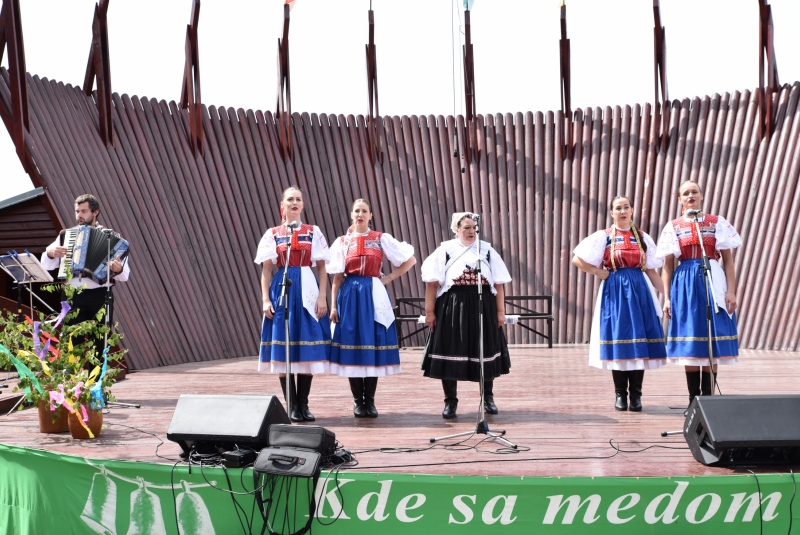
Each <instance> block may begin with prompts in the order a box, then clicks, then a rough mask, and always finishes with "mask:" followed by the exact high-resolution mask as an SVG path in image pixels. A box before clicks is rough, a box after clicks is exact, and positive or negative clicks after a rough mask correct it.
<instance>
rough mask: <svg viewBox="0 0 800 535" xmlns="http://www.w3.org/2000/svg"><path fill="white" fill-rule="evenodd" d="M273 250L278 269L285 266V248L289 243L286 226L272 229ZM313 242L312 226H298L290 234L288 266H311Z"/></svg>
mask: <svg viewBox="0 0 800 535" xmlns="http://www.w3.org/2000/svg"><path fill="white" fill-rule="evenodd" d="M272 235H273V236H274V238H275V249H276V250H277V252H278V261H277V264H278V268H282V267H283V266H284V265H286V246H287V244H288V243H289V229H288V228H286V225H281V226H279V227H274V228H273V229H272ZM313 241H314V225H305V224H302V225H300V228H299V229H297V230H295V231H294V233H293V234H292V252H291V258H290V259H289V266H291V267H302V266H311V243H312V242H313Z"/></svg>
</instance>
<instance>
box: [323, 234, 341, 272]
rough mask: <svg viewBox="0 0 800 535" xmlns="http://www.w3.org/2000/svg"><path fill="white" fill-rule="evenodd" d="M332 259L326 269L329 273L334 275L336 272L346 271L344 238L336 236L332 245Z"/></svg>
mask: <svg viewBox="0 0 800 535" xmlns="http://www.w3.org/2000/svg"><path fill="white" fill-rule="evenodd" d="M330 251H331V260H330V262H328V265H327V266H325V269H326V270H327V272H328V275H334V274H336V273H344V255H345V251H344V246H343V245H342V238H336V240H335V241H334V242H333V245H331V249H330Z"/></svg>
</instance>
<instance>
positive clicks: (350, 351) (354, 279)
mask: <svg viewBox="0 0 800 535" xmlns="http://www.w3.org/2000/svg"><path fill="white" fill-rule="evenodd" d="M336 309H337V310H338V312H339V323H337V324H336V326H335V327H334V330H333V341H332V343H331V355H330V360H331V364H330V371H331V373H335V374H338V375H340V376H342V377H381V376H384V375H391V374H395V373H400V349H399V346H398V343H397V329H396V328H395V324H394V322H392V324H391V325H389V327H384V326H383V325H382V324H380V323H378V322H377V321H375V305H374V303H373V300H372V277H361V276H358V275H348V276H347V277H345V279H344V282H343V283H342V287H341V288H340V289H339V294H338V295H337V298H336Z"/></svg>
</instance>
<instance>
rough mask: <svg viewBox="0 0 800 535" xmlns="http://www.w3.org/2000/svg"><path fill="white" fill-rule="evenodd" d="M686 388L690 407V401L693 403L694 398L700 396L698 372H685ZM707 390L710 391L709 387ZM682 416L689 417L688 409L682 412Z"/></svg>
mask: <svg viewBox="0 0 800 535" xmlns="http://www.w3.org/2000/svg"><path fill="white" fill-rule="evenodd" d="M686 387H687V388H688V390H689V405H690V406H691V404H692V401H694V398H696V397H697V396H699V395H700V394H701V390H700V371H699V370H698V371H696V372H686ZM708 390H709V391H710V390H711V387H710V386H709V388H708ZM683 415H684V416H688V415H689V407H686V410H685V411H683Z"/></svg>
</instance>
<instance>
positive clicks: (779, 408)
mask: <svg viewBox="0 0 800 535" xmlns="http://www.w3.org/2000/svg"><path fill="white" fill-rule="evenodd" d="M683 436H684V438H685V439H686V443H687V444H688V445H689V449H690V450H691V452H692V455H693V456H694V458H695V459H696V460H697V461H699V462H701V463H703V464H705V465H708V466H734V465H736V466H749V465H758V464H785V465H789V464H798V462H800V395H783V396H781V395H771V396H699V397H696V398H695V399H694V401H693V402H692V404H691V405H690V406H689V412H688V414H687V416H686V421H685V423H684V426H683Z"/></svg>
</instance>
